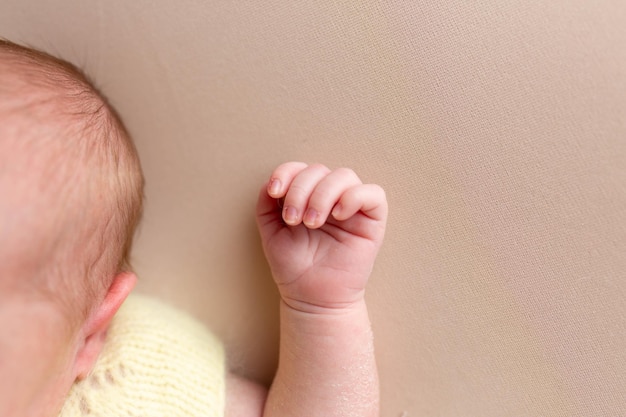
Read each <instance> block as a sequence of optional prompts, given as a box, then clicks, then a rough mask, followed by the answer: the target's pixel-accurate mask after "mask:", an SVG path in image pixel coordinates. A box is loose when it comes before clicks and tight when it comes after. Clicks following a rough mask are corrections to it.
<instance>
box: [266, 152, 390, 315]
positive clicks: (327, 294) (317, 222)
mask: <svg viewBox="0 0 626 417" xmlns="http://www.w3.org/2000/svg"><path fill="white" fill-rule="evenodd" d="M386 220H387V200H386V198H385V192H384V191H383V189H382V188H381V187H379V186H378V185H374V184H363V183H362V182H361V180H360V179H359V178H358V177H357V175H356V174H355V173H354V171H352V170H350V169H345V168H340V169H337V170H335V171H331V170H330V169H328V168H327V167H325V166H323V165H319V164H316V165H310V166H308V165H307V164H304V163H301V162H288V163H285V164H282V165H280V166H279V167H278V168H276V169H275V170H274V172H273V173H272V176H271V178H270V180H269V182H268V183H266V184H265V185H264V187H263V189H262V190H261V192H260V194H259V200H258V204H257V224H258V227H259V231H260V233H261V239H262V242H263V249H264V251H265V255H266V257H267V259H268V261H269V264H270V267H271V269H272V273H273V276H274V280H275V281H276V284H277V285H278V289H279V291H280V294H281V297H282V299H283V300H284V301H285V303H286V304H288V305H289V306H290V307H292V308H295V309H297V310H303V311H308V312H319V311H324V310H326V309H338V308H339V309H340V308H345V307H349V306H350V305H352V304H354V303H356V302H357V301H360V300H362V299H363V294H364V289H365V284H366V283H367V279H368V277H369V275H370V272H371V270H372V266H373V264H374V259H375V258H376V254H377V252H378V249H379V248H380V245H381V243H382V239H383V235H384V232H385V223H386Z"/></svg>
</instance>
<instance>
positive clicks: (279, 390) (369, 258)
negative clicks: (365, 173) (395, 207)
mask: <svg viewBox="0 0 626 417" xmlns="http://www.w3.org/2000/svg"><path fill="white" fill-rule="evenodd" d="M277 202H282V204H280V205H282V208H280V207H279V204H277ZM386 218H387V202H386V198H385V193H384V191H383V190H382V188H381V187H379V186H377V185H373V184H362V183H361V180H360V179H359V178H358V177H357V175H356V174H355V173H354V172H353V171H352V170H350V169H337V170H334V171H331V170H330V169H328V168H327V167H325V166H323V165H319V164H317V165H310V166H309V165H306V164H304V163H300V162H289V163H285V164H282V165H280V166H279V167H277V168H276V169H275V170H274V172H273V173H272V175H271V178H270V180H269V181H268V183H267V184H265V185H264V186H263V188H262V190H261V192H260V194H259V198H258V204H257V225H258V228H259V231H260V234H261V239H262V243H263V249H264V251H265V255H266V257H267V260H268V262H269V264H270V267H271V270H272V275H273V277H274V280H275V282H276V284H277V286H278V289H279V292H280V296H281V306H280V318H281V332H280V359H279V367H278V372H277V374H276V377H275V379H274V382H273V384H272V386H271V388H270V390H269V395H267V398H266V400H265V398H263V397H264V393H263V391H262V390H259V389H255V388H254V387H250V386H246V384H245V383H242V382H241V381H239V382H235V381H238V380H237V379H236V378H231V379H230V380H229V381H227V382H228V383H229V389H228V396H227V415H229V416H235V417H238V416H261V415H263V416H265V417H288V416H289V417H291V416H294V417H295V416H309V417H317V416H320V417H321V416H325V417H328V416H359V417H361V416H362V417H372V416H376V415H378V403H379V392H378V390H379V388H378V376H377V372H376V364H375V359H374V350H373V342H372V331H371V327H370V323H369V319H368V313H367V308H366V305H365V300H364V291H365V285H366V283H367V280H368V278H369V276H370V273H371V271H372V267H373V264H374V259H375V257H376V254H377V252H378V250H379V248H380V245H381V243H382V239H383V235H384V231H385V223H386ZM238 391H239V392H238ZM245 391H247V392H245ZM244 392H245V393H244ZM238 394H244V396H240V395H238ZM245 395H247V397H246V396H245ZM263 404H264V405H263Z"/></svg>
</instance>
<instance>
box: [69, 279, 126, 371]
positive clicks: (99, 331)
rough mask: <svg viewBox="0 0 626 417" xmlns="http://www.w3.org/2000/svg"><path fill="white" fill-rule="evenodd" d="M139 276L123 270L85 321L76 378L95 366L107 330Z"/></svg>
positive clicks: (75, 368)
mask: <svg viewBox="0 0 626 417" xmlns="http://www.w3.org/2000/svg"><path fill="white" fill-rule="evenodd" d="M136 282H137V276H136V275H135V274H134V273H132V272H121V273H119V274H118V275H116V276H115V278H114V279H113V282H112V284H111V286H110V287H109V290H108V291H107V293H106V295H105V296H104V299H103V300H102V302H101V303H100V305H98V306H97V307H96V308H94V310H93V311H92V313H91V315H90V316H89V317H88V318H87V320H86V321H85V324H84V325H83V327H82V329H81V340H80V343H81V346H80V347H79V350H78V352H77V354H76V360H75V362H74V375H76V378H78V379H82V378H85V377H86V376H87V375H88V374H89V372H90V371H91V369H92V368H93V366H94V364H95V362H96V359H97V358H98V355H99V354H100V351H101V350H102V347H103V346H104V341H105V338H106V330H107V328H108V327H109V324H110V323H111V320H112V319H113V316H115V313H117V310H118V309H119V308H120V306H121V305H122V303H123V302H124V300H126V297H128V295H129V294H130V292H131V291H132V289H133V287H134V286H135V283H136Z"/></svg>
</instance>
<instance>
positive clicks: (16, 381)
mask: <svg viewBox="0 0 626 417" xmlns="http://www.w3.org/2000/svg"><path fill="white" fill-rule="evenodd" d="M27 305H28V304H26V303H20V304H19V305H15V303H14V305H13V306H11V305H10V304H9V305H7V304H4V305H2V307H0V329H2V333H1V336H0V375H2V378H0V416H13V415H15V416H29V415H37V416H42V417H44V416H48V415H50V416H56V414H55V412H56V411H58V409H59V407H60V403H61V402H62V400H63V397H64V395H65V394H66V393H67V390H69V388H70V386H71V384H72V380H73V375H72V373H71V369H72V360H71V359H72V357H73V349H72V346H71V343H69V341H70V338H69V337H68V335H67V334H66V332H65V331H63V330H62V329H64V328H65V327H66V326H64V323H62V321H61V320H62V316H61V315H60V314H58V313H57V312H56V311H54V310H52V309H51V308H44V307H43V306H37V305H32V304H30V305H28V306H29V307H28V308H25V307H26V306H27Z"/></svg>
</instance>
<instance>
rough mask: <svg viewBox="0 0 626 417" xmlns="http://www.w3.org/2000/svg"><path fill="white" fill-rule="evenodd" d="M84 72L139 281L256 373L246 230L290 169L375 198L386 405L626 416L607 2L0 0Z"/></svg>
mask: <svg viewBox="0 0 626 417" xmlns="http://www.w3.org/2000/svg"><path fill="white" fill-rule="evenodd" d="M0 35H1V36H5V37H9V38H11V39H13V40H17V41H25V42H28V43H30V44H33V45H36V46H39V47H42V48H44V49H46V50H48V51H50V52H54V53H59V54H60V55H62V56H63V57H65V58H67V59H70V60H72V61H74V62H76V63H78V64H81V65H82V66H84V67H85V68H86V70H87V71H88V72H89V73H90V74H91V75H92V77H93V78H95V79H96V81H97V83H98V84H99V85H100V86H101V87H102V89H103V90H104V92H105V93H106V94H108V95H109V96H110V97H111V100H112V102H113V103H114V104H115V105H116V106H117V107H118V108H119V110H120V112H121V114H122V115H123V116H124V119H125V120H126V121H127V124H128V125H129V128H130V130H131V132H132V133H133V135H134V136H135V138H136V141H137V144H138V147H139V150H140V154H141V157H142V160H143V163H144V167H145V171H146V176H147V180H148V188H147V197H148V202H147V211H146V216H145V219H144V220H145V221H144V224H143V228H142V231H141V235H140V238H139V240H138V242H137V243H138V245H137V247H136V250H135V265H136V267H137V269H138V271H139V273H140V275H141V280H142V282H141V289H142V290H143V291H146V292H150V293H153V294H157V295H160V296H161V297H163V298H165V299H166V300H168V301H170V302H172V303H174V304H176V305H177V306H179V307H183V308H186V309H188V310H190V311H192V312H193V313H194V314H196V315H197V316H198V317H199V318H201V319H202V320H203V321H204V322H206V323H208V324H209V325H211V326H212V327H213V328H214V329H215V331H216V332H217V333H218V334H219V335H220V336H221V337H223V338H224V339H225V340H226V342H227V345H228V351H229V353H230V358H229V360H230V362H231V364H232V366H233V367H235V368H236V369H238V370H240V371H242V372H244V373H247V374H249V375H252V376H254V377H256V378H260V379H262V380H265V381H268V380H269V379H270V378H271V372H272V370H273V368H274V366H275V358H276V346H277V345H276V342H277V320H278V316H277V305H276V302H277V295H276V293H275V291H274V289H273V286H272V283H271V279H270V277H269V275H268V270H267V267H266V265H265V263H264V261H263V258H262V255H261V252H260V247H259V242H258V240H257V237H256V231H255V228H254V221H253V207H254V201H255V198H256V192H257V188H258V186H259V185H260V183H261V182H262V181H263V180H264V179H265V176H266V175H269V171H270V169H271V168H272V167H273V166H274V165H275V164H277V163H279V162H283V161H285V160H293V159H295V160H305V161H310V162H313V161H319V162H324V163H326V164H329V165H330V166H335V167H336V166H340V165H347V166H350V167H352V168H354V169H355V170H356V171H357V172H358V173H360V174H361V176H362V178H363V179H364V180H365V181H375V182H379V183H381V184H382V185H383V186H384V187H385V188H386V190H387V192H388V196H389V200H390V205H391V219H390V224H389V228H388V237H387V240H386V245H385V246H384V248H383V252H382V254H381V256H380V260H379V263H378V265H377V267H376V270H375V274H374V276H373V277H372V282H371V285H370V286H369V288H368V294H367V297H368V301H369V304H370V306H371V311H372V320H373V323H374V328H375V329H374V330H375V334H376V347H377V355H378V360H379V364H380V373H381V379H382V381H381V382H382V415H383V416H385V417H387V416H389V417H398V416H400V415H402V413H403V412H405V416H407V417H416V416H441V417H452V416H458V417H468V416H476V417H478V416H480V417H496V416H498V417H499V416H516V417H522V416H529V417H530V416H533V417H535V416H564V417H565V416H567V417H572V416H585V417H589V416H618V415H626V396H625V395H624V393H626V378H625V377H624V376H625V375H626V279H625V278H626V272H625V271H626V256H625V252H626V229H625V228H626V192H625V191H626V141H625V138H626V117H625V114H626V111H625V110H624V109H626V2H624V1H621V0H600V1H594V2H589V1H584V0H574V1H563V0H561V1H551V2H546V1H543V2H539V1H531V2H528V1H497V0H483V1H471V2H467V1H462V0H448V1H433V0H429V1H405V2H402V1H393V2H375V1H361V2H357V1H335V0H316V1H306V2H305V1H258V0H257V1H246V2H228V1H187V2H185V1H183V2H180V1H179V2H171V1H164V0H160V1H148V0H137V1H132V2H129V1H122V0H106V1H104V0H101V1H93V2H85V1H80V0H55V1H39V0H37V1H35V0H3V1H2V3H1V4H0Z"/></svg>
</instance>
